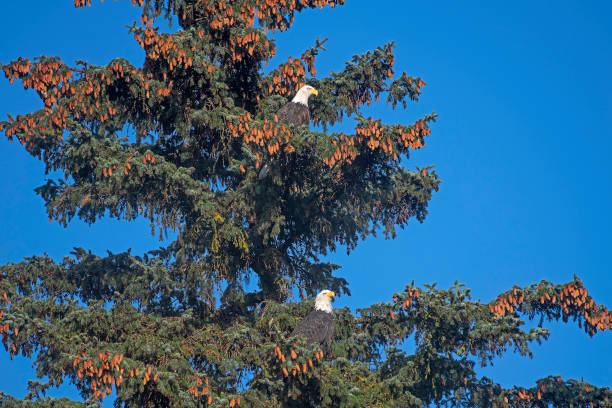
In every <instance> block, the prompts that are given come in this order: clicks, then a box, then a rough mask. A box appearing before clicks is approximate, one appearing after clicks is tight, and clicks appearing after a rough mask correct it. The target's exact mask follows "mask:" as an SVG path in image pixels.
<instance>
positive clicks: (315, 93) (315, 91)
mask: <svg viewBox="0 0 612 408" xmlns="http://www.w3.org/2000/svg"><path fill="white" fill-rule="evenodd" d="M310 93H311V94H313V95H318V94H319V91H317V90H316V89H313V90H312V91H310ZM332 293H334V292H332ZM332 296H333V295H332Z"/></svg>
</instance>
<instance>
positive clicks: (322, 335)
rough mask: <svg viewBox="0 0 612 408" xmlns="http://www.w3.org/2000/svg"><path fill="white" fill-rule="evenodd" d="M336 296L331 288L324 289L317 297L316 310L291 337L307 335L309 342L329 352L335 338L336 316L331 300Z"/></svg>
mask: <svg viewBox="0 0 612 408" xmlns="http://www.w3.org/2000/svg"><path fill="white" fill-rule="evenodd" d="M334 296H336V294H335V293H334V292H332V291H331V290H322V291H321V292H320V293H319V294H318V295H317V297H316V299H315V307H314V310H313V311H312V312H310V313H308V315H307V316H306V317H305V318H304V319H302V321H301V322H300V323H298V325H297V326H295V329H293V332H292V333H291V336H290V337H305V338H306V340H307V342H308V344H312V343H316V344H318V345H319V346H320V347H321V349H322V350H323V351H324V352H325V354H328V353H329V352H330V350H331V344H332V341H333V339H334V317H333V314H332V305H331V301H332V299H333V298H334Z"/></svg>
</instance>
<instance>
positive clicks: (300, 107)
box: [257, 85, 319, 180]
mask: <svg viewBox="0 0 612 408" xmlns="http://www.w3.org/2000/svg"><path fill="white" fill-rule="evenodd" d="M318 94H319V92H318V91H317V90H316V89H314V88H313V87H312V86H310V85H304V86H303V87H301V88H300V89H299V90H298V91H297V93H296V94H295V96H294V97H293V99H292V100H291V102H289V103H288V104H286V105H285V106H283V107H282V108H280V109H279V110H278V111H277V112H276V117H277V118H278V120H279V121H281V122H283V123H286V124H288V125H296V126H308V125H310V111H309V110H308V98H310V95H318ZM269 173H270V166H268V164H264V165H263V166H262V167H261V170H259V174H258V175H257V178H258V179H259V180H262V179H264V178H265V177H266V176H267V175H268V174H269Z"/></svg>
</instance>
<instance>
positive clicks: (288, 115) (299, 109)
mask: <svg viewBox="0 0 612 408" xmlns="http://www.w3.org/2000/svg"><path fill="white" fill-rule="evenodd" d="M318 94H319V92H318V91H317V90H316V89H314V88H313V87H312V86H310V85H304V86H303V87H301V88H300V90H299V91H297V93H296V94H295V96H294V97H293V99H292V100H291V102H289V103H288V104H286V105H285V106H283V107H282V108H280V109H279V110H278V112H276V116H277V117H278V120H279V121H281V122H284V123H287V124H290V125H296V126H308V125H309V124H310V111H309V110H308V98H310V95H318Z"/></svg>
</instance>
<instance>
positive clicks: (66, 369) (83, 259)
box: [0, 0, 612, 407]
mask: <svg viewBox="0 0 612 408" xmlns="http://www.w3.org/2000/svg"><path fill="white" fill-rule="evenodd" d="M132 2H133V3H135V4H134V5H135V6H138V7H141V8H142V17H141V20H140V23H134V24H133V25H132V26H131V28H130V32H131V33H132V34H133V36H134V38H135V40H136V41H138V43H139V44H140V45H141V46H142V48H143V50H144V52H145V53H146V59H145V62H144V64H143V66H142V67H135V66H133V65H132V64H131V63H130V62H129V61H127V60H125V59H116V60H113V61H110V62H109V63H108V64H107V65H105V66H95V65H92V64H89V63H87V62H77V65H76V66H75V67H70V66H68V65H66V64H65V63H64V62H63V61H61V59H59V58H57V57H45V56H43V57H39V58H35V59H34V60H29V59H23V58H19V59H18V60H17V61H13V62H10V63H7V64H0V66H1V68H2V69H3V71H4V73H5V75H6V77H7V78H8V79H9V81H11V83H13V81H15V80H20V81H21V83H22V85H23V87H24V88H25V89H28V88H33V89H34V90H35V91H36V92H37V93H38V95H39V96H40V98H41V100H42V102H43V104H44V106H43V108H42V109H40V110H38V111H35V112H32V113H29V114H26V115H18V116H17V117H16V118H12V117H11V116H10V115H9V119H8V121H3V122H0V130H3V131H4V134H5V135H6V136H7V138H8V139H9V140H11V141H12V140H17V141H18V142H19V143H21V144H22V145H23V146H24V147H25V149H26V150H27V152H29V153H30V154H31V155H33V156H35V157H38V158H39V159H40V160H42V161H43V162H44V163H45V166H46V171H47V173H52V172H56V171H60V172H63V173H64V175H65V177H64V179H61V178H60V179H50V180H48V181H47V182H46V184H44V185H42V186H41V187H39V188H38V189H37V190H36V191H37V193H38V194H39V195H40V196H41V197H42V198H43V199H44V200H45V203H46V208H47V212H48V215H49V219H50V220H52V221H54V222H59V223H60V224H61V225H64V226H67V225H68V223H69V222H70V220H71V219H73V218H74V217H79V218H81V219H83V220H85V221H86V222H89V223H93V222H95V221H96V220H97V219H99V218H100V217H104V216H108V215H110V216H111V217H116V218H121V219H125V220H132V219H134V218H136V217H139V216H143V217H146V218H148V219H149V220H150V222H151V228H152V231H153V232H154V233H155V232H158V233H159V234H160V235H162V236H163V235H164V234H166V233H168V232H169V231H175V232H177V234H178V236H177V239H176V240H175V241H173V242H172V243H171V244H170V245H169V246H168V247H166V248H163V249H160V250H157V251H152V252H150V253H148V254H146V255H144V256H134V255H133V254H131V253H130V252H129V251H128V252H125V253H120V254H110V253H109V254H108V255H107V256H105V257H100V256H97V255H95V254H92V253H90V252H88V251H86V250H84V249H81V248H75V250H74V252H73V253H72V254H70V256H66V257H65V258H64V259H63V260H62V261H61V262H56V261H54V260H52V259H50V258H49V257H47V256H33V257H30V258H26V259H24V260H23V261H22V262H19V263H11V264H7V265H4V266H2V267H1V269H0V270H1V274H0V296H2V297H0V307H1V309H0V332H1V333H2V342H3V344H4V346H5V348H6V350H7V352H9V353H10V354H11V357H12V356H14V355H17V354H21V355H24V356H27V357H29V358H32V359H33V361H34V366H35V367H36V371H37V374H38V375H39V376H40V377H41V378H43V377H45V376H47V377H48V381H47V382H45V383H40V382H37V381H31V382H30V384H29V386H28V389H29V391H30V392H29V394H28V396H27V397H26V398H25V399H24V400H17V399H15V398H12V397H11V396H8V395H6V394H0V406H2V407H5V406H6V407H60V406H61V407H93V406H97V405H98V403H99V401H102V400H103V399H104V398H105V397H107V396H109V395H110V394H111V391H112V390H116V392H117V400H116V402H115V405H116V406H125V407H204V406H211V407H225V406H229V407H235V406H246V407H318V406H333V407H421V406H424V405H427V404H436V405H451V406H479V407H488V406H492V407H510V406H512V407H526V406H547V404H552V405H553V406H559V407H566V406H574V407H589V406H591V407H592V406H610V404H612V390H610V388H608V387H606V388H600V387H596V386H593V385H591V384H588V383H586V382H584V381H582V380H581V381H576V380H563V379H561V378H559V377H547V378H544V379H542V380H540V381H538V382H537V384H535V385H534V386H533V387H532V388H530V389H523V388H520V387H514V388H511V389H504V388H502V387H500V386H499V385H497V384H495V383H494V382H492V381H491V380H489V379H488V378H479V377H478V376H477V375H476V373H475V370H474V367H475V364H476V363H482V364H486V363H488V362H490V361H491V359H492V358H493V357H494V356H495V355H499V354H502V353H504V352H506V351H508V350H509V349H510V350H512V351H515V352H518V353H520V354H521V355H527V356H530V357H531V352H530V348H529V345H530V343H532V342H533V341H536V342H542V341H544V340H546V339H547V338H548V334H549V333H548V331H547V330H546V329H545V328H542V327H538V328H535V329H531V330H529V331H526V330H524V329H523V328H522V326H523V325H524V322H523V321H522V320H520V316H521V315H525V316H527V317H529V318H530V319H533V318H541V319H548V320H553V319H555V320H557V319H563V320H564V321H568V319H573V320H575V321H576V322H578V324H579V325H580V326H584V329H585V331H586V332H587V333H588V334H589V335H591V336H592V335H594V334H595V333H596V332H598V331H605V330H609V329H610V328H612V313H611V312H610V311H608V310H607V309H606V308H605V307H604V306H602V305H596V303H595V302H594V300H593V299H592V298H591V297H590V296H589V295H588V292H587V290H586V289H585V288H584V287H583V286H582V283H581V281H580V280H579V279H578V278H575V280H574V281H572V282H569V283H567V284H564V285H554V284H552V283H549V282H544V281H543V282H540V283H539V284H534V285H531V286H528V287H524V288H519V287H514V288H511V289H510V290H509V291H507V292H505V293H503V294H500V296H499V297H498V298H497V299H495V300H493V301H492V302H490V303H480V302H475V301H473V300H472V299H471V297H470V294H469V290H467V289H465V288H464V287H463V286H462V285H459V284H456V285H455V286H453V287H452V288H450V289H448V290H441V289H437V288H435V287H434V286H428V287H426V288H419V287H415V286H414V285H409V286H407V287H406V288H405V289H404V290H403V291H402V292H400V293H397V294H396V295H395V296H394V298H393V301H392V302H388V303H379V304H374V305H372V306H370V307H368V308H365V309H361V310H359V311H358V313H357V315H353V314H351V312H350V311H349V310H348V309H341V310H337V311H336V316H335V318H336V341H335V342H334V344H333V345H332V351H331V353H330V355H323V354H322V352H321V351H320V350H318V349H317V348H316V346H307V345H306V344H305V343H303V342H302V341H297V342H296V343H294V342H293V340H287V337H288V334H289V333H291V330H292V329H293V327H295V325H296V324H297V322H298V321H299V320H300V319H301V318H302V317H303V316H305V315H306V314H307V313H308V312H309V311H310V310H311V308H312V301H311V300H309V299H306V298H307V297H308V296H312V295H314V294H315V293H316V292H318V291H319V290H321V289H324V288H325V289H331V290H333V291H335V292H337V293H340V294H342V293H344V294H349V289H348V283H347V281H346V280H345V279H343V278H341V277H339V276H336V275H335V271H336V270H337V269H338V268H339V266H338V265H334V264H332V263H329V262H322V261H321V260H320V259H321V257H324V256H326V255H328V254H329V253H330V252H333V251H334V250H336V247H337V245H338V244H341V245H345V246H346V247H347V248H348V249H349V250H351V249H353V248H354V247H355V246H356V245H357V243H358V241H359V239H364V238H366V237H368V236H372V235H374V234H375V233H376V232H377V231H382V232H384V234H385V235H386V236H387V237H394V236H395V233H396V228H398V227H400V228H403V227H404V226H405V225H406V223H407V222H408V220H409V219H410V218H416V219H417V220H418V221H423V220H424V219H425V217H426V215H427V204H428V202H429V200H430V198H431V197H432V194H433V192H434V191H437V189H438V185H439V183H440V181H439V179H438V175H437V174H436V172H435V171H434V170H433V169H432V168H431V167H427V168H423V169H419V168H417V169H415V170H409V169H406V168H404V167H403V166H402V164H401V160H406V159H407V158H408V156H409V151H410V150H411V149H419V148H422V147H423V146H424V145H425V138H426V137H427V136H428V135H429V133H430V128H429V125H430V123H431V122H432V121H434V120H435V118H436V115H435V114H433V113H432V114H430V115H427V116H425V117H423V118H420V119H417V120H415V121H414V123H412V124H410V125H404V124H386V123H383V122H382V121H381V120H376V119H373V118H366V117H364V116H363V115H362V114H361V113H360V112H361V110H362V108H363V107H364V105H369V104H371V103H374V102H377V101H379V100H380V98H381V97H382V98H384V99H385V100H386V102H387V103H388V104H389V105H390V106H391V107H392V108H393V109H395V108H396V107H397V106H398V105H401V106H406V104H407V103H408V102H410V101H417V100H418V97H419V95H420V93H421V90H422V88H423V86H424V85H425V83H424V82H423V81H422V80H421V79H420V78H413V77H410V76H408V75H407V74H406V73H402V74H401V75H399V77H397V78H396V79H393V77H394V74H395V73H394V70H393V65H394V57H393V44H392V43H390V44H385V45H383V46H381V47H379V48H377V49H375V50H373V51H370V52H367V53H365V54H363V55H356V56H354V57H353V58H352V60H351V61H350V62H347V63H346V66H345V67H344V68H343V69H342V70H340V71H339V72H335V73H332V74H330V75H329V76H328V77H327V78H323V79H317V78H315V75H316V69H315V65H314V64H315V60H316V58H317V56H318V54H319V51H321V50H322V49H323V45H324V41H320V40H317V41H316V42H315V43H314V45H313V46H312V47H311V48H309V49H307V50H305V51H303V52H302V53H301V54H300V55H299V56H296V57H295V58H290V59H289V60H288V61H287V62H285V63H283V64H280V65H279V66H278V67H276V68H275V69H272V70H270V71H269V72H267V73H264V70H263V67H264V64H265V65H267V63H268V61H269V60H270V59H271V58H272V56H273V55H274V54H275V44H274V40H273V39H271V38H270V37H269V34H270V32H272V33H273V32H275V31H279V30H280V31H282V30H287V29H289V28H290V26H291V23H292V21H293V18H294V16H295V13H297V12H299V11H301V10H303V9H305V8H315V7H321V8H323V7H325V6H330V7H334V6H340V5H342V4H344V0H335V1H330V0H282V1H276V0H274V1H273V0H225V1H224V0H221V1H218V0H132ZM74 3H75V6H77V7H84V6H87V5H90V3H91V0H74ZM157 18H167V19H172V18H174V19H175V21H178V24H179V30H177V31H176V32H173V33H162V32H160V30H159V29H158V28H156V27H155V25H154V24H155V20H156V19H157ZM304 84H309V85H312V86H314V87H315V88H316V89H317V90H318V91H319V94H318V96H317V97H314V98H311V100H310V109H311V116H312V118H313V122H314V124H316V125H320V126H321V127H322V129H324V130H325V132H317V131H311V130H310V129H308V128H305V127H302V128H296V127H292V126H289V125H287V124H283V123H281V122H279V121H278V118H276V117H275V112H276V111H277V110H278V109H279V108H280V107H281V106H282V105H283V104H284V103H286V102H287V100H288V97H290V96H291V95H293V94H294V93H295V91H296V90H297V89H299V87H301V86H302V85H304ZM347 118H350V119H351V120H354V121H355V123H356V127H355V131H354V133H353V134H344V133H333V132H327V129H328V127H329V126H330V125H333V124H334V123H337V122H339V121H342V120H343V119H347ZM263 165H266V166H268V167H269V175H268V176H267V177H263V178H262V177H258V174H259V171H260V168H261V167H262V166H263ZM249 280H253V281H255V282H257V284H258V287H257V288H256V289H254V290H249V289H248V288H249V287H250V286H249V285H247V283H248V282H249ZM292 293H296V294H297V295H298V296H300V297H302V298H304V300H303V301H301V302H299V303H292V302H287V300H288V299H289V298H290V295H291V294H292ZM411 339H415V340H416V345H417V348H416V352H415V353H414V354H411V355H410V354H408V353H406V352H405V351H403V350H402V345H403V344H404V343H405V342H406V341H410V340H411ZM64 381H68V382H71V383H73V384H75V385H76V387H77V389H78V390H79V392H80V393H81V395H82V397H83V399H84V402H77V401H68V400H65V399H53V398H49V397H44V394H45V391H46V390H47V389H48V388H49V387H53V386H57V385H59V384H61V383H63V382H64Z"/></svg>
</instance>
